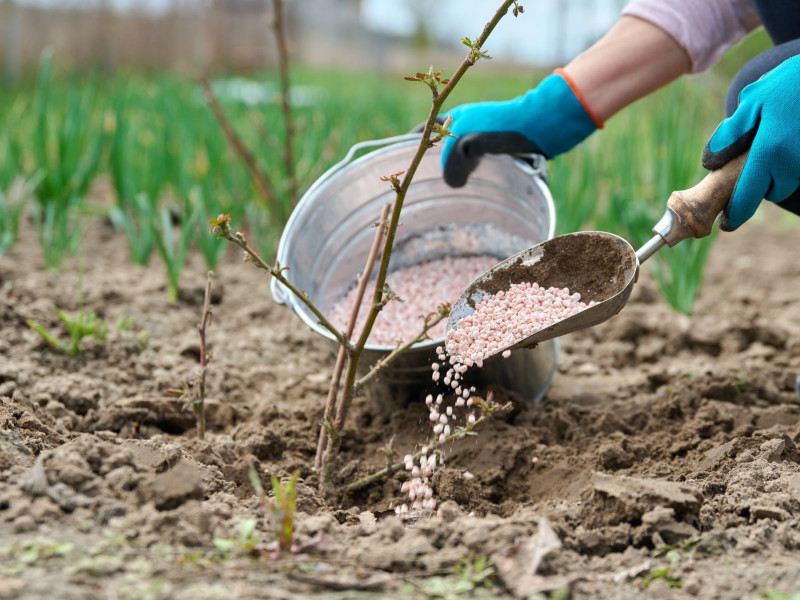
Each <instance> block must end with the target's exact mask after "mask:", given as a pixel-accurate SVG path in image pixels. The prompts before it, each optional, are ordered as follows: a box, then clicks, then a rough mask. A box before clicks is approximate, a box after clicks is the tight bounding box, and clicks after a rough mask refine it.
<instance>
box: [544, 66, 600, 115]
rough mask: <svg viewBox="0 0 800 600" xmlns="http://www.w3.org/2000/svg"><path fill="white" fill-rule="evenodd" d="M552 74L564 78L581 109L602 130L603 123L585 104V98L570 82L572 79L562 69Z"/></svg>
mask: <svg viewBox="0 0 800 600" xmlns="http://www.w3.org/2000/svg"><path fill="white" fill-rule="evenodd" d="M553 73H555V74H557V75H561V77H563V78H564V81H566V82H567V85H568V86H569V89H571V90H572V93H573V94H575V97H576V98H577V99H578V102H580V103H581V106H582V107H583V109H584V110H585V111H586V113H587V114H588V115H589V116H590V117H591V118H592V121H594V124H595V125H597V128H598V129H602V128H603V121H602V120H601V119H600V117H598V116H597V115H596V114H595V112H594V111H593V110H592V108H591V107H590V106H589V104H588V103H587V102H586V98H584V97H583V94H582V93H581V91H580V89H578V86H577V85H575V82H574V81H572V77H570V76H569V75H567V73H566V71H564V69H562V68H558V69H555V70H554V71H553Z"/></svg>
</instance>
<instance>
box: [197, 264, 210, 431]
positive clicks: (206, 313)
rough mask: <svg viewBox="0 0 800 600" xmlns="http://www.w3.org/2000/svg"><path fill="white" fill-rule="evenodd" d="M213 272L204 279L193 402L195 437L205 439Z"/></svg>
mask: <svg viewBox="0 0 800 600" xmlns="http://www.w3.org/2000/svg"><path fill="white" fill-rule="evenodd" d="M213 276H214V271H209V272H208V275H207V278H206V295H205V299H204V300H203V316H202V318H201V319H200V325H198V326H197V330H198V331H199V332H200V372H199V379H198V381H197V399H196V400H195V406H194V409H195V414H196V416H197V437H198V438H200V439H201V440H202V439H205V437H206V368H207V366H208V353H207V351H206V326H207V325H208V324H209V322H210V321H211V278H212V277H213Z"/></svg>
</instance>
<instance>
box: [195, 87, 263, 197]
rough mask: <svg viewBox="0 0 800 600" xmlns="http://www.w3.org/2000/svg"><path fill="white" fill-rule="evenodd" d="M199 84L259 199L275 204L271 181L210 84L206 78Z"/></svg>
mask: <svg viewBox="0 0 800 600" xmlns="http://www.w3.org/2000/svg"><path fill="white" fill-rule="evenodd" d="M200 84H201V85H202V86H203V91H204V92H205V95H206V99H207V100H208V105H209V106H210V107H211V111H212V112H213V113H214V116H215V117H216V119H217V122H218V123H219V126H220V127H221V128H222V131H223V133H224V134H225V137H226V138H227V139H228V143H229V144H230V145H231V148H233V150H234V152H236V154H238V155H239V158H241V159H242V161H244V164H245V165H246V166H247V170H248V171H250V175H251V176H252V177H253V180H254V181H255V182H256V187H257V188H258V191H259V192H260V193H261V197H262V198H263V199H264V201H265V202H267V203H268V204H273V203H275V202H276V201H277V196H276V194H275V186H273V185H272V181H271V180H270V179H269V177H268V176H267V174H266V173H264V172H263V171H262V170H261V169H259V168H258V163H257V162H256V157H255V156H254V155H253V153H252V152H250V150H248V149H247V146H245V144H244V142H243V141H242V139H241V138H240V137H239V135H238V134H237V133H236V131H235V130H234V129H233V126H232V125H231V123H230V121H229V120H228V117H227V116H226V115H225V111H224V110H223V109H222V105H220V103H219V100H217V96H216V94H214V90H213V89H212V88H211V84H210V83H209V82H208V79H207V78H206V77H202V78H201V79H200Z"/></svg>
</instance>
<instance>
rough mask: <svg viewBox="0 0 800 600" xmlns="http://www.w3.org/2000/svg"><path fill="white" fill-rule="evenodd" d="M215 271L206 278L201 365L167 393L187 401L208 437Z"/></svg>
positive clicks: (199, 327) (199, 429)
mask: <svg viewBox="0 0 800 600" xmlns="http://www.w3.org/2000/svg"><path fill="white" fill-rule="evenodd" d="M213 276H214V271H209V272H208V275H207V278H206V293H205V299H204V301H203V313H202V315H201V317H200V323H198V325H197V331H198V332H199V333H200V366H199V367H198V368H197V370H196V371H195V376H194V377H189V378H187V379H184V380H182V381H181V387H180V389H177V388H170V389H167V390H166V393H167V394H169V395H170V396H177V397H178V398H180V399H181V400H183V401H184V402H185V404H184V408H185V409H191V411H192V412H193V413H194V414H195V419H196V423H197V437H198V438H199V439H201V440H202V439H205V437H206V372H207V370H208V361H209V360H210V359H211V353H210V352H209V351H208V349H207V345H206V327H208V325H209V323H211V314H212V313H211V279H212V278H213ZM138 429H139V426H138V424H137V423H136V422H134V437H136V435H138V433H137V432H138Z"/></svg>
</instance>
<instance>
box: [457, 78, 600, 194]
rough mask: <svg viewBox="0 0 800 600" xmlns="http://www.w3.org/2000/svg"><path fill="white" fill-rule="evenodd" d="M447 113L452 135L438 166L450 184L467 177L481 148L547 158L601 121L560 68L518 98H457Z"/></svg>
mask: <svg viewBox="0 0 800 600" xmlns="http://www.w3.org/2000/svg"><path fill="white" fill-rule="evenodd" d="M450 115H451V116H452V117H453V123H452V125H451V126H450V133H452V134H453V135H454V136H457V137H456V138H453V137H448V138H446V140H445V143H444V148H443V149H442V168H443V170H444V179H445V181H446V182H447V183H448V184H449V185H450V186H452V187H461V186H463V185H464V184H465V183H466V182H467V178H468V177H469V174H470V173H471V172H472V171H473V170H474V169H475V167H477V166H478V162H479V161H480V159H481V157H482V156H483V155H484V154H487V153H489V154H516V153H521V152H537V153H539V154H543V155H544V156H545V157H546V158H548V159H549V158H553V157H555V156H557V155H558V154H561V153H562V152H566V151H567V150H569V149H571V148H572V147H573V146H575V145H577V144H578V143H579V142H581V141H583V140H584V139H585V138H586V137H588V136H589V135H590V134H591V133H592V132H593V131H594V130H595V129H597V128H598V127H602V126H603V124H602V122H601V121H600V120H599V119H597V118H596V117H594V116H593V114H592V113H591V111H590V109H589V108H588V107H586V105H585V103H583V102H582V100H581V98H580V92H578V91H577V88H576V87H575V86H574V85H572V84H571V81H570V80H569V78H568V76H567V75H566V74H565V73H564V72H563V71H562V70H561V69H557V70H556V72H555V73H553V74H552V75H549V76H548V77H546V78H545V79H544V80H543V81H542V82H541V83H540V84H539V85H538V86H537V87H536V88H534V89H532V90H530V91H529V92H527V93H526V94H524V95H522V96H519V97H518V98H514V99H513V100H509V101H506V102H477V103H475V104H463V105H461V106H457V107H456V108H454V109H453V110H451V111H450Z"/></svg>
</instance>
